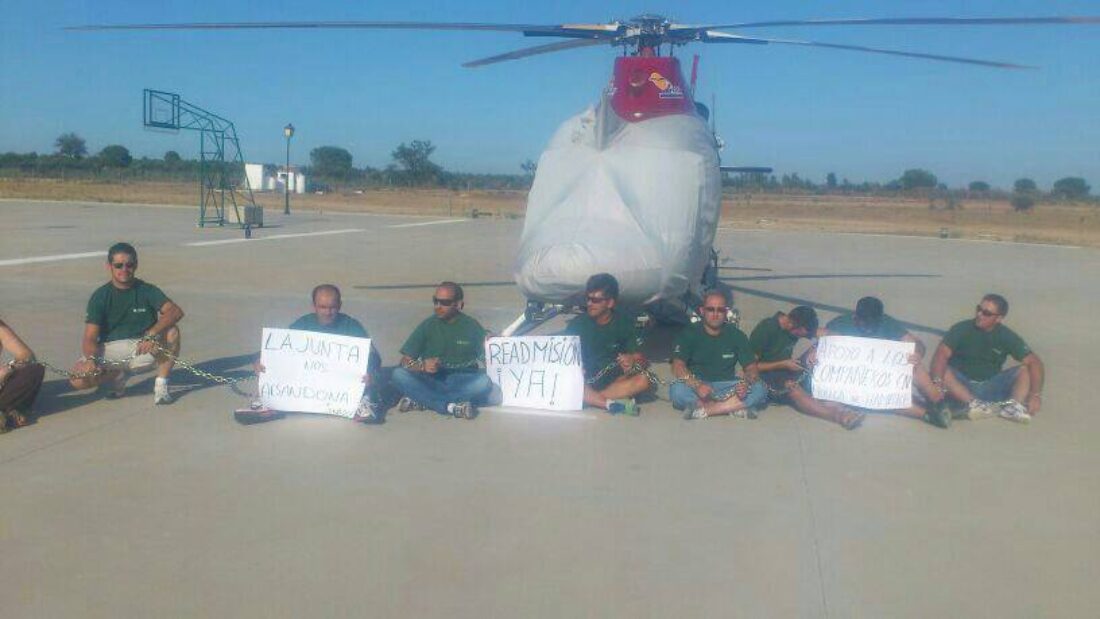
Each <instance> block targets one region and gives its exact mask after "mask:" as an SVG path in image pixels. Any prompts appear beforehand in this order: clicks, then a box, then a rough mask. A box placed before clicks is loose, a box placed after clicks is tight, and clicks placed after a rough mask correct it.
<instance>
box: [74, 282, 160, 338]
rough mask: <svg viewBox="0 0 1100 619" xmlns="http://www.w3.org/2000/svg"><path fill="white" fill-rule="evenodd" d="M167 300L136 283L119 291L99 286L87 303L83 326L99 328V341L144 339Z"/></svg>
mask: <svg viewBox="0 0 1100 619" xmlns="http://www.w3.org/2000/svg"><path fill="white" fill-rule="evenodd" d="M166 302H168V297H167V296H165V294H164V293H163V292H161V290H160V288H157V287H156V286H154V285H152V284H150V283H147V282H145V281H143V280H140V279H134V284H133V285H132V286H130V287H129V288H127V289H125V290H122V289H119V288H116V287H115V285H114V284H112V283H111V282H107V283H106V284H103V285H102V286H100V287H99V288H97V289H96V291H95V292H93V293H92V298H90V299H88V309H87V311H86V312H85V314H84V322H86V323H88V324H92V325H99V341H100V343H103V342H113V341H115V340H130V339H135V338H139V337H141V336H143V335H145V331H147V330H148V329H149V327H151V326H153V325H154V324H156V322H157V320H158V319H159V317H160V308H162V307H164V304H165V303H166Z"/></svg>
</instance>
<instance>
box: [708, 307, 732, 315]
mask: <svg viewBox="0 0 1100 619" xmlns="http://www.w3.org/2000/svg"><path fill="white" fill-rule="evenodd" d="M727 310H729V308H728V307H704V308H703V311H704V312H710V313H712V314H722V313H725V312H726V311H727Z"/></svg>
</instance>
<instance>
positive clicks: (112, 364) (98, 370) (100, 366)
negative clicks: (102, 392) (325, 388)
mask: <svg viewBox="0 0 1100 619" xmlns="http://www.w3.org/2000/svg"><path fill="white" fill-rule="evenodd" d="M138 341H139V342H141V341H146V342H153V351H152V352H153V353H159V354H160V355H162V356H164V357H167V358H169V359H171V360H172V362H173V363H175V365H177V366H179V367H181V368H183V369H184V370H187V371H188V372H191V373H192V374H194V375H195V376H198V377H199V378H203V379H206V380H208V381H211V382H214V383H218V384H221V385H235V384H237V383H240V382H244V381H246V380H251V379H252V378H255V377H254V376H242V377H239V378H229V377H227V376H220V375H218V374H214V373H213V372H207V371H206V370H203V369H201V368H197V367H195V364H194V363H192V362H190V361H187V360H184V359H181V358H179V357H177V356H176V355H174V354H172V352H171V351H170V350H168V349H167V348H165V347H164V346H162V345H161V344H160V342H159V341H157V340H156V339H154V338H149V337H143V338H141V339H139V340H138ZM150 354H152V353H150ZM139 356H140V355H139V354H138V353H137V351H136V350H135V351H134V352H133V353H132V354H130V355H128V356H126V357H123V358H122V359H106V358H104V357H99V356H95V355H92V356H84V357H81V360H83V361H92V362H95V364H96V367H95V368H93V369H91V370H88V371H86V372H70V371H69V370H66V369H63V368H59V367H57V366H56V365H53V364H51V363H47V362H45V361H35V363H38V364H40V365H41V366H42V367H44V368H46V369H47V370H49V371H51V372H53V373H55V374H59V375H61V376H64V377H65V378H69V379H74V378H76V379H79V378H92V377H95V376H99V375H100V374H103V373H104V372H106V371H110V370H111V369H114V368H121V367H124V366H126V365H129V363H130V362H131V361H133V360H134V359H136V358H137V357H139Z"/></svg>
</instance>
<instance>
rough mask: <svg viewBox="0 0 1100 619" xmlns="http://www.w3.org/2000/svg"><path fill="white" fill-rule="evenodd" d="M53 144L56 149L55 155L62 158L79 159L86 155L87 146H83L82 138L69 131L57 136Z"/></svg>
mask: <svg viewBox="0 0 1100 619" xmlns="http://www.w3.org/2000/svg"><path fill="white" fill-rule="evenodd" d="M53 144H54V146H56V147H57V154H59V155H61V156H62V157H68V158H69V159H80V158H81V157H83V156H84V155H87V154H88V145H87V144H85V142H84V138H82V137H80V136H79V135H77V134H75V133H73V132H71V131H70V132H68V133H62V134H61V135H59V136H57V140H56V141H54V143H53Z"/></svg>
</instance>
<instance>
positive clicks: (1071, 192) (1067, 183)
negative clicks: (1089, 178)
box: [1050, 176, 1091, 200]
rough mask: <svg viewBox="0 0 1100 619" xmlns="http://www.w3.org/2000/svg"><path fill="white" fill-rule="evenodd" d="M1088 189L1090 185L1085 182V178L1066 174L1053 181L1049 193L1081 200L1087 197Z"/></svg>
mask: <svg viewBox="0 0 1100 619" xmlns="http://www.w3.org/2000/svg"><path fill="white" fill-rule="evenodd" d="M1090 189H1091V187H1089V185H1088V183H1086V182H1085V179H1083V178H1080V177H1078V176H1067V177H1065V178H1060V179H1058V180H1056V181H1054V186H1053V187H1052V188H1051V190H1050V193H1052V194H1053V195H1054V197H1056V198H1063V199H1066V200H1081V199H1083V198H1087V197H1088V195H1089V190H1090Z"/></svg>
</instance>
